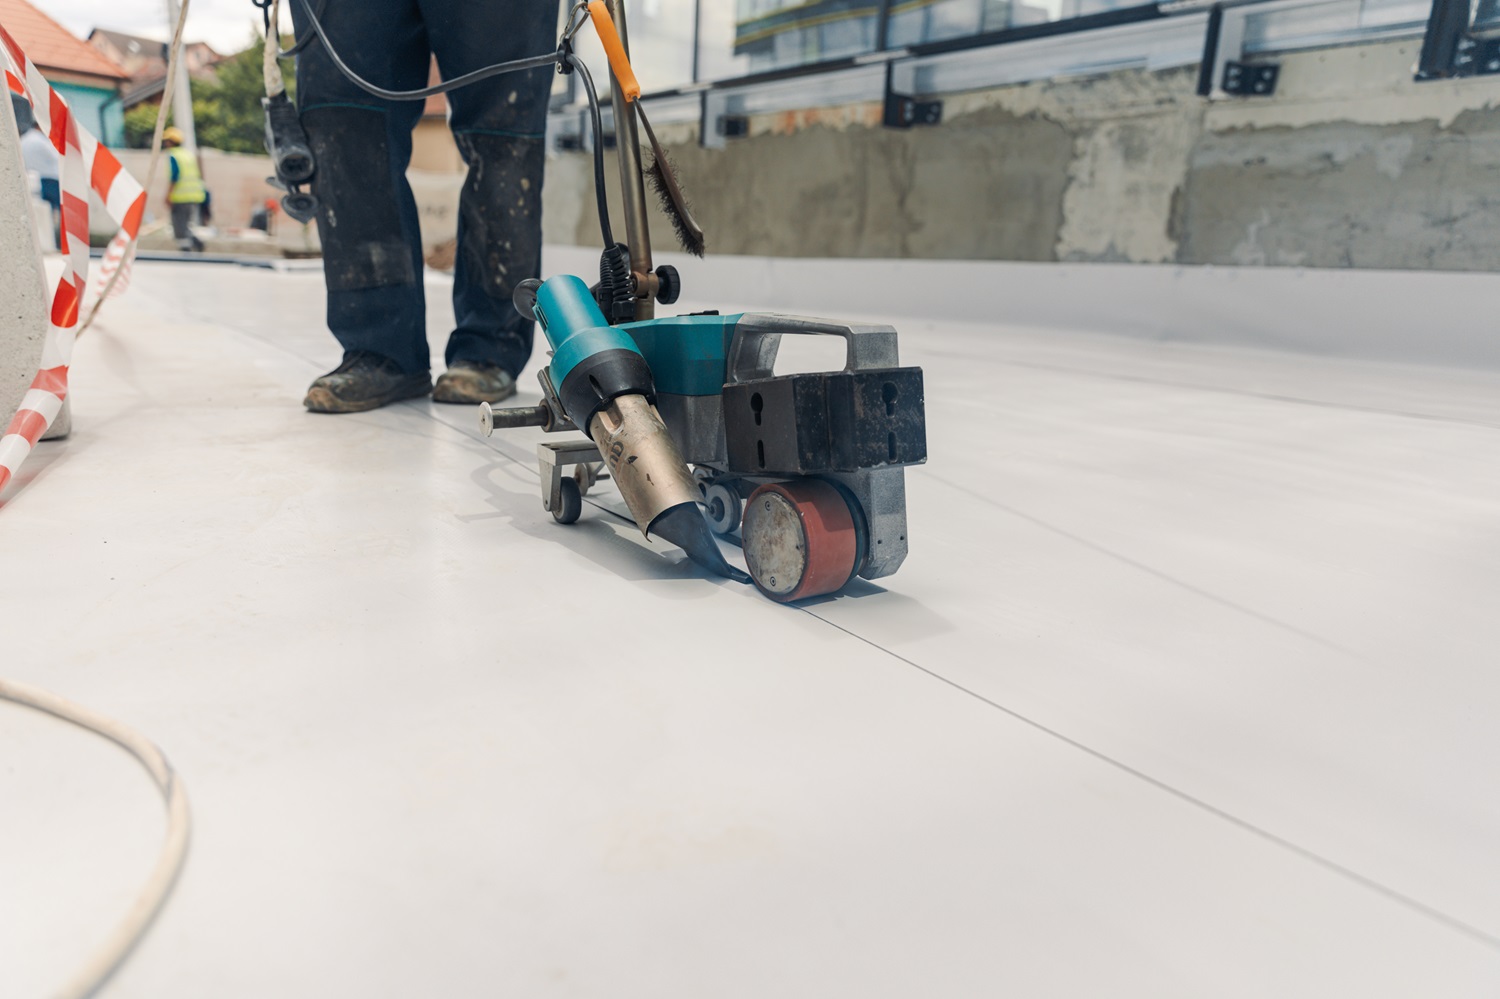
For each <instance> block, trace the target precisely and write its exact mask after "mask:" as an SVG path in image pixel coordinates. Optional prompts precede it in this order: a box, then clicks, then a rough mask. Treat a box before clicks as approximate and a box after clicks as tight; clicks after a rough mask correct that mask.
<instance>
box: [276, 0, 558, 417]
mask: <svg viewBox="0 0 1500 999" xmlns="http://www.w3.org/2000/svg"><path fill="white" fill-rule="evenodd" d="M307 7H308V5H307V4H304V3H294V4H292V16H293V19H294V21H295V23H296V27H297V37H298V38H299V39H301V38H306V37H307V36H309V35H311V34H312V32H313V29H312V25H311V24H310V23H309V21H308V16H307V14H308V10H307ZM313 7H314V9H315V10H316V11H319V12H320V13H318V14H317V17H318V18H319V20H320V21H321V22H322V24H323V27H324V29H325V30H326V31H327V34H328V40H329V43H330V44H331V46H332V48H333V49H334V51H336V52H337V53H338V55H339V57H340V58H341V59H343V60H344V62H345V63H347V64H348V66H349V67H350V68H351V69H353V70H354V72H355V73H357V74H358V75H360V76H362V77H364V78H365V79H366V80H368V81H370V82H371V83H375V84H378V85H379V86H381V87H385V88H387V89H401V90H409V89H416V88H419V87H423V86H426V84H427V81H428V71H429V68H430V66H431V61H432V57H433V56H434V55H435V56H436V57H437V64H438V68H439V71H440V72H441V74H442V77H443V79H445V80H451V79H453V78H455V77H457V76H459V75H461V74H464V73H468V72H471V71H473V70H476V69H480V68H482V67H484V66H488V65H490V64H492V63H497V62H503V61H507V60H511V59H518V58H522V57H525V56H534V55H539V54H545V53H548V52H551V51H552V50H553V49H554V48H556V46H557V38H556V33H557V20H558V5H557V2H556V0H365V2H363V3H324V4H314V5H313ZM553 75H554V74H553V70H552V68H551V67H546V66H544V67H542V68H540V69H535V70H531V71H528V72H524V73H509V74H505V75H502V76H495V77H491V78H489V79H486V80H482V81H480V82H478V83H475V84H473V85H471V86H467V87H461V88H459V89H458V90H454V91H452V92H450V93H449V94H448V95H447V96H448V104H449V109H450V115H449V119H448V125H449V127H450V128H451V129H452V132H453V138H454V140H455V141H456V142H457V144H458V150H459V153H460V154H461V155H462V156H463V159H464V162H465V163H466V164H468V167H469V173H468V178H467V180H466V181H465V182H464V186H463V191H462V193H461V195H460V197H459V208H458V248H457V260H456V264H455V270H454V275H453V311H454V315H455V319H456V322H455V325H454V329H453V331H452V333H451V334H450V335H449V336H448V343H447V349H446V351H445V353H444V359H445V360H446V362H447V370H446V371H444V372H443V373H442V374H441V375H440V376H439V377H438V380H437V384H436V385H434V384H433V383H432V378H431V355H430V351H429V348H428V345H427V308H426V303H425V299H424V289H423V273H422V269H423V259H422V237H421V232H420V230H419V228H418V225H417V205H416V200H415V199H414V198H413V196H412V192H411V187H410V186H409V185H408V184H407V181H406V168H407V165H408V163H409V162H410V161H411V152H412V129H413V128H414V127H415V126H416V124H417V122H418V121H419V120H421V117H422V112H423V102H422V101H388V100H384V99H382V98H379V97H374V96H372V95H370V94H368V93H366V92H365V91H364V90H362V89H360V88H359V87H358V86H356V85H355V84H353V83H351V82H350V81H349V80H348V79H346V78H345V77H344V75H343V74H342V73H341V72H339V70H338V67H337V66H335V65H334V63H333V61H332V60H331V59H330V58H329V54H328V48H327V47H325V46H324V45H322V44H321V43H315V44H313V45H311V46H309V47H308V48H307V49H305V50H304V51H303V52H302V54H301V55H300V56H298V58H297V101H298V104H300V105H301V110H302V124H303V127H304V128H305V129H306V130H307V135H308V140H309V141H310V142H311V144H312V149H313V153H314V155H315V157H316V158H317V173H316V174H315V175H314V179H313V193H314V194H315V195H316V196H317V198H318V202H319V208H318V235H319V237H320V239H321V242H322V244H323V274H324V277H325V279H326V281H327V284H328V327H329V329H330V330H331V331H332V333H333V335H334V337H335V338H337V340H338V342H339V344H340V345H341V346H342V347H343V348H344V360H343V363H342V364H340V365H339V366H338V367H337V368H335V369H334V370H333V371H330V372H329V373H328V374H326V375H323V376H322V377H321V378H318V379H317V380H316V381H314V382H313V383H312V385H311V386H309V388H308V391H307V398H306V399H305V400H304V405H306V406H307V408H308V409H309V410H312V411H313V412H317V413H357V412H360V411H362V410H368V409H375V408H376V407H378V406H384V405H386V404H388V403H392V402H395V401H397V400H399V399H409V398H415V397H419V396H425V395H427V394H428V393H429V392H430V393H431V394H432V398H433V399H434V400H436V401H438V402H451V403H470V404H473V403H478V402H498V401H499V400H501V399H504V398H506V397H508V396H510V395H513V394H514V393H515V391H516V375H517V374H519V373H520V371H521V369H522V368H523V367H524V366H525V365H526V362H527V361H528V360H529V359H530V357H531V342H532V325H533V324H532V323H531V321H529V320H526V319H523V318H522V317H521V316H520V315H519V314H517V312H516V310H515V307H514V306H513V305H512V304H511V295H512V293H513V292H514V291H515V288H516V285H518V284H520V283H521V282H522V281H524V280H525V279H527V278H532V277H536V276H538V272H539V271H540V269H541V252H542V168H543V163H544V160H545V158H546V144H545V142H544V135H545V133H546V129H547V98H548V93H549V91H550V90H551V87H552V78H553Z"/></svg>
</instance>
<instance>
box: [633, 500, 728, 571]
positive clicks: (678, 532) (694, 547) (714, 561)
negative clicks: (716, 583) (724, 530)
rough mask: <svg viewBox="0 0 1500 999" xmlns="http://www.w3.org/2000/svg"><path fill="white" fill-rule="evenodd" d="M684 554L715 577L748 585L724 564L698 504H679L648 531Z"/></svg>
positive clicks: (664, 514) (717, 544) (653, 522)
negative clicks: (670, 543)
mask: <svg viewBox="0 0 1500 999" xmlns="http://www.w3.org/2000/svg"><path fill="white" fill-rule="evenodd" d="M648 533H650V534H655V535H656V536H657V537H659V538H662V539H664V540H666V541H670V542H672V544H674V545H676V546H677V547H679V548H681V549H682V550H683V551H685V552H687V554H688V558H690V559H692V560H693V561H694V562H696V563H698V564H699V565H701V566H702V567H703V568H705V569H707V570H708V571H709V572H711V573H713V574H714V575H716V576H723V577H724V578H725V579H732V580H734V581H735V582H736V583H748V582H750V577H749V575H747V574H746V573H745V572H744V571H743V570H741V569H736V568H735V567H734V566H732V565H730V564H729V563H728V562H726V561H725V560H724V553H723V552H721V551H720V550H719V543H718V542H717V541H715V540H714V536H713V534H712V533H710V532H709V530H708V523H707V522H706V521H705V520H704V519H703V514H702V513H701V512H700V511H699V510H698V504H697V503H679V504H677V505H676V506H674V507H672V508H671V509H670V510H667V511H666V512H664V513H662V514H661V515H660V516H659V517H657V518H656V519H655V520H653V521H652V522H651V527H650V529H649V531H648Z"/></svg>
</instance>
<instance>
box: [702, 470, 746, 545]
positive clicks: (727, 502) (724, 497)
mask: <svg viewBox="0 0 1500 999" xmlns="http://www.w3.org/2000/svg"><path fill="white" fill-rule="evenodd" d="M744 505H745V504H744V500H742V499H740V494H739V493H737V492H735V491H734V490H733V489H731V488H729V487H728V486H726V485H724V484H723V483H721V482H715V483H712V484H710V485H708V486H707V487H705V488H704V490H703V516H705V517H707V518H708V526H709V527H710V528H711V529H712V530H713V532H714V533H715V534H718V535H721V536H724V537H728V536H729V535H731V534H733V533H734V532H735V531H737V530H739V526H740V514H741V513H742V512H743V510H744Z"/></svg>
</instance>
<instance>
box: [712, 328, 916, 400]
mask: <svg viewBox="0 0 1500 999" xmlns="http://www.w3.org/2000/svg"><path fill="white" fill-rule="evenodd" d="M788 335H791V336H806V335H812V336H837V337H843V338H844V340H845V342H846V344H847V345H848V351H847V353H846V354H845V358H844V370H845V371H868V370H871V369H874V368H895V367H899V366H900V360H899V357H898V352H897V348H896V329H895V327H893V326H881V325H876V324H860V325H848V324H842V323H831V322H829V321H827V320H826V319H807V318H804V317H802V316H770V315H747V316H745V317H744V318H742V319H741V320H740V321H739V324H738V325H736V326H735V328H734V337H733V339H732V340H731V341H730V343H729V365H728V375H727V377H728V379H729V384H731V385H734V384H738V383H740V382H748V381H754V380H756V379H760V378H770V377H772V376H774V375H775V373H776V355H777V353H778V352H779V351H780V350H781V338H782V337H783V336H788Z"/></svg>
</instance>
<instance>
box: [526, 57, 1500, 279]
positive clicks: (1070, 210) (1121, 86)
mask: <svg viewBox="0 0 1500 999" xmlns="http://www.w3.org/2000/svg"><path fill="white" fill-rule="evenodd" d="M1416 55H1417V43H1416V42H1415V41H1413V42H1409V43H1381V44H1371V45H1360V46H1348V47H1343V48H1334V49H1325V50H1317V51H1311V52H1304V53H1297V54H1291V55H1287V56H1285V57H1283V58H1282V60H1281V62H1282V71H1281V79H1280V83H1279V87H1278V90H1277V93H1276V94H1275V95H1274V96H1273V97H1270V98H1252V99H1243V100H1229V101H1218V102H1208V101H1205V100H1203V99H1201V98H1199V97H1198V96H1197V95H1196V94H1195V93H1194V86H1195V84H1196V80H1197V68H1196V67H1188V68H1183V69H1176V70H1170V71H1165V72H1159V73H1149V72H1145V71H1126V72H1119V73H1113V74H1109V75H1104V76H1098V77H1092V78H1083V79H1071V80H1061V81H1042V82H1036V83H1029V84H1023V85H1019V86H1010V87H1002V88H996V89H992V90H986V91H980V92H973V93H967V94H956V95H947V96H946V97H945V98H944V120H943V122H942V124H940V125H938V126H934V127H930V128H914V129H911V130H907V131H902V130H892V129H885V128H882V127H881V126H880V124H879V120H880V109H879V108H878V107H877V106H874V105H859V106H851V107H843V108H834V109H826V110H818V111H808V112H796V113H785V114H777V115H765V116H761V117H757V118H753V119H751V123H750V127H751V134H750V135H749V136H747V137H745V138H742V139H735V140H730V143H729V146H728V148H727V149H724V150H706V149H702V148H700V147H699V146H698V144H697V135H696V126H690V125H682V126H677V125H674V126H668V127H665V128H662V129H660V130H659V131H661V132H662V133H663V134H662V139H663V141H664V142H665V143H666V144H667V145H669V146H670V147H671V154H672V156H673V158H674V160H675V161H676V162H677V164H678V166H679V167H680V168H681V173H682V176H683V180H684V184H685V186H686V187H687V188H688V192H689V195H690V196H691V197H692V199H693V203H694V208H695V212H696V214H697V215H698V217H699V221H700V222H701V223H702V224H703V226H704V228H705V229H706V230H707V232H708V238H709V248H710V251H711V252H714V253H727V254H747V255H770V256H791V257H823V256H850V257H917V258H933V259H995V260H1021V261H1114V262H1133V263H1184V264H1224V265H1230V264H1234V265H1251V266H1253V265H1301V266H1316V267H1349V266H1353V267H1372V268H1439V269H1450V270H1489V269H1495V268H1500V195H1497V194H1495V193H1494V192H1496V191H1500V111H1497V110H1495V105H1496V103H1497V102H1500V79H1497V78H1494V77H1489V78H1481V79H1474V80H1465V81H1448V82H1435V83H1423V84H1417V83H1414V82H1413V81H1412V75H1411V71H1412V64H1413V62H1414V61H1415V59H1416ZM611 178H612V179H611V184H612V185H613V165H611ZM592 200H593V197H592V191H591V182H590V175H589V170H588V161H587V159H586V157H585V156H584V155H582V154H578V153H570V154H564V155H560V156H557V157H554V159H553V160H551V161H549V175H548V180H547V188H546V211H545V213H544V220H545V224H546V228H547V236H548V240H549V241H551V242H559V243H573V244H577V245H589V244H592V243H594V242H596V241H597V239H598V236H597V223H596V222H595V221H593V207H592ZM654 231H656V232H659V233H661V234H662V238H665V236H666V234H667V232H668V230H667V229H666V227H665V223H664V222H662V223H661V224H660V225H659V226H657V227H655V228H654Z"/></svg>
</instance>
